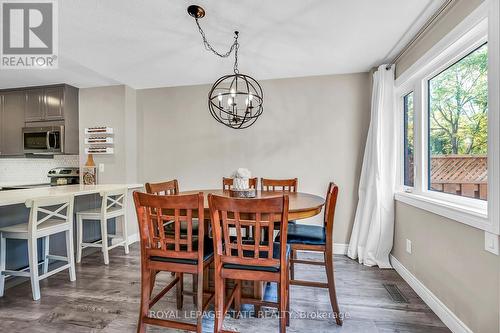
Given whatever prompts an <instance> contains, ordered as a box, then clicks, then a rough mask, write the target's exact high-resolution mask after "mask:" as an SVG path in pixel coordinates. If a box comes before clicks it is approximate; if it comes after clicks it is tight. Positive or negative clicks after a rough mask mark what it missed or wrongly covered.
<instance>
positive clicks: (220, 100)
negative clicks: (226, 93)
mask: <svg viewBox="0 0 500 333" xmlns="http://www.w3.org/2000/svg"><path fill="white" fill-rule="evenodd" d="M217 99H218V100H219V102H222V94H221V93H219V96H217Z"/></svg>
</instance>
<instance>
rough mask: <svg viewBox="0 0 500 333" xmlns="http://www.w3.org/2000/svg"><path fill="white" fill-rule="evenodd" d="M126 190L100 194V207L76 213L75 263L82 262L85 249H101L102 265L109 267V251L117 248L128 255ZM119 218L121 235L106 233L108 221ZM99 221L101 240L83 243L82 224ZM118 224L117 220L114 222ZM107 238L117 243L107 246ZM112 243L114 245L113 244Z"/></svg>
mask: <svg viewBox="0 0 500 333" xmlns="http://www.w3.org/2000/svg"><path fill="white" fill-rule="evenodd" d="M127 191H128V190H127V189H126V188H123V189H119V190H114V191H106V192H101V197H102V201H101V207H100V208H94V209H90V210H85V211H80V212H77V213H76V221H77V228H78V232H77V250H76V262H77V263H80V262H81V261H82V250H83V249H85V248H87V247H98V248H101V250H102V253H103V256H104V264H105V265H109V251H110V250H112V249H114V248H115V247H117V246H123V247H124V248H125V254H128V253H129V248H128V234H127V219H126V206H125V204H126V199H127ZM118 217H121V219H120V220H121V227H122V234H121V235H117V234H116V231H115V234H109V233H108V223H107V222H108V220H109V219H112V218H118ZM88 221H99V223H100V225H101V239H100V240H97V241H95V242H92V243H88V242H83V225H84V222H88ZM116 221H117V224H118V219H117V220H116ZM108 238H112V239H117V240H118V241H117V242H112V244H111V245H109V244H108ZM113 243H114V244H113Z"/></svg>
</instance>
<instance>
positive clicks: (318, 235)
mask: <svg viewBox="0 0 500 333" xmlns="http://www.w3.org/2000/svg"><path fill="white" fill-rule="evenodd" d="M279 237H280V235H279V234H278V236H277V237H276V239H275V241H276V240H279ZM287 243H288V244H305V245H325V244H326V232H325V228H323V227H321V226H317V225H306V224H298V223H296V224H292V225H289V226H288V235H287Z"/></svg>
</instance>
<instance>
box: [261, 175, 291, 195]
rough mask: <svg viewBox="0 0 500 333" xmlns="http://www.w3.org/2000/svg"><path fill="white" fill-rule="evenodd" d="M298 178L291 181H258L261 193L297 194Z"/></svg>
mask: <svg viewBox="0 0 500 333" xmlns="http://www.w3.org/2000/svg"><path fill="white" fill-rule="evenodd" d="M298 182H299V180H298V178H292V179H267V178H261V179H260V187H261V190H262V191H268V192H297V186H298Z"/></svg>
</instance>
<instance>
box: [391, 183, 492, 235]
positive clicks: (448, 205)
mask: <svg viewBox="0 0 500 333" xmlns="http://www.w3.org/2000/svg"><path fill="white" fill-rule="evenodd" d="M394 199H395V200H397V201H400V202H403V203H405V204H408V205H411V206H414V207H417V208H420V209H423V210H426V211H428V212H431V213H434V214H437V215H440V216H444V217H446V218H449V219H452V220H455V221H458V222H461V223H464V224H466V225H469V226H471V227H474V228H478V229H481V230H484V231H491V229H492V225H491V223H490V221H489V219H488V211H487V209H484V208H479V207H469V206H465V205H461V204H458V203H454V202H451V201H447V200H441V199H438V198H433V197H430V196H426V195H422V194H415V193H407V192H397V193H396V194H395V195H394Z"/></svg>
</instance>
